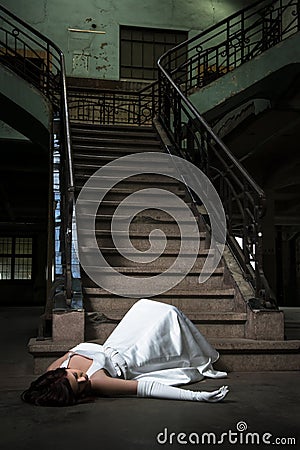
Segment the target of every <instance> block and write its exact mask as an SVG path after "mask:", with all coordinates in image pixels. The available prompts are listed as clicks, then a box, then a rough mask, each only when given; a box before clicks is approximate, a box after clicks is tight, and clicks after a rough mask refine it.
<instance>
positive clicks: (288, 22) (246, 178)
mask: <svg viewBox="0 0 300 450" xmlns="http://www.w3.org/2000/svg"><path fill="white" fill-rule="evenodd" d="M299 11H300V8H299V1H295V0H294V1H291V0H275V1H274V0H273V1H258V2H256V3H255V4H254V5H251V6H249V7H247V8H244V9H243V10H241V11H239V12H237V13H235V14H233V15H232V16H230V17H228V18H226V19H224V20H223V21H221V22H220V23H218V24H217V25H214V26H212V27H210V28H209V29H208V30H206V31H204V32H203V33H201V34H200V35H198V36H195V37H194V38H192V39H190V40H188V41H186V42H184V43H182V44H179V45H178V46H176V47H175V48H173V49H171V50H169V51H168V52H166V53H165V54H164V55H163V56H162V57H161V58H160V59H159V61H158V67H159V111H158V120H159V121H160V123H161V124H162V126H163V127H164V129H165V130H166V132H167V134H168V136H169V138H170V140H171V142H172V144H173V146H172V149H173V152H174V153H176V154H178V155H180V156H182V157H183V158H186V159H188V160H189V161H191V162H192V163H194V164H195V165H197V166H198V167H199V168H200V169H201V170H202V171H203V172H204V173H205V174H206V175H207V176H208V178H209V179H210V180H211V181H212V182H213V184H214V186H215V188H216V190H217V192H218V194H219V196H220V198H221V201H222V204H223V206H224V210H225V214H226V218H227V226H228V229H227V233H228V236H227V242H228V244H229V246H230V248H231V249H232V251H233V253H234V255H235V257H236V259H237V260H238V262H239V264H240V266H241V268H242V270H243V273H244V275H245V277H246V278H247V279H248V280H249V282H250V283H251V284H252V286H253V288H254V291H255V296H256V299H257V302H256V307H259V308H274V307H276V301H275V299H274V298H273V297H272V294H271V292H270V288H269V285H268V282H267V280H266V278H265V275H264V270H263V251H262V246H263V233H262V219H263V216H264V212H265V208H266V198H265V194H264V191H263V190H262V189H261V188H260V187H259V186H258V185H257V184H256V182H255V181H254V180H253V178H252V177H251V176H250V175H249V173H247V171H246V170H245V168H244V167H243V166H242V164H240V163H239V161H238V160H237V159H236V158H235V157H234V156H233V155H232V154H231V152H230V150H229V149H228V148H227V147H226V146H225V145H224V143H223V142H222V141H221V140H220V139H219V138H218V137H217V136H216V135H215V133H214V132H213V131H212V129H211V128H210V126H209V125H208V123H207V122H206V121H205V120H204V118H203V117H202V116H201V115H200V114H199V112H198V110H197V109H196V108H195V107H194V106H193V104H192V103H191V102H190V101H189V100H188V97H187V95H188V94H189V93H191V92H194V90H195V89H198V88H201V87H203V86H205V85H207V84H209V83H210V82H212V81H213V80H215V79H216V78H219V77H221V76H224V75H225V74H226V73H228V72H230V71H232V70H233V69H235V68H236V67H238V66H239V65H241V64H243V63H245V62H247V61H249V60H250V59H252V58H254V57H255V56H257V55H259V54H261V53H263V52H264V51H266V50H267V49H268V48H270V47H272V46H274V45H276V44H277V43H278V42H280V41H282V40H283V39H286V38H287V37H289V36H291V35H292V34H294V33H296V32H297V31H299ZM179 61H180V63H179ZM177 62H178V64H177Z"/></svg>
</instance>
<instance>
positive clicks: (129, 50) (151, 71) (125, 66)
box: [120, 26, 188, 80]
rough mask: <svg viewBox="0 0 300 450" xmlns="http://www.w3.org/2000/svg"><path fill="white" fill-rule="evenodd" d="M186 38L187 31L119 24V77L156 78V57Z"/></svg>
mask: <svg viewBox="0 0 300 450" xmlns="http://www.w3.org/2000/svg"><path fill="white" fill-rule="evenodd" d="M187 38H188V33H187V31H176V30H160V29H155V28H140V27H127V26H121V27H120V77H121V78H130V79H137V80H154V79H156V78H157V66H156V63H157V60H158V58H159V57H160V56H161V55H163V54H164V53H165V52H166V51H167V50H169V49H171V48H173V47H175V46H176V45H177V44H179V43H180V42H183V41H185V40H186V39H187Z"/></svg>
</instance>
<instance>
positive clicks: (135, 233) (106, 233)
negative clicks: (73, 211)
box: [78, 228, 206, 240]
mask: <svg viewBox="0 0 300 450" xmlns="http://www.w3.org/2000/svg"><path fill="white" fill-rule="evenodd" d="M78 231H80V232H81V233H84V234H87V235H88V236H89V235H90V234H91V230H87V229H78ZM115 233H117V234H120V235H122V234H123V235H125V236H127V231H114V234H115ZM96 235H100V237H111V232H110V231H109V230H105V229H101V228H97V229H96ZM199 236H200V239H201V238H202V239H205V238H206V233H205V232H204V231H200V232H199ZM130 237H131V238H143V239H144V238H145V239H148V240H149V234H148V233H146V232H145V233H142V232H141V231H132V232H130ZM152 239H161V238H160V237H159V236H153V238H152ZM169 239H185V240H195V238H194V237H189V236H184V237H182V236H181V234H180V233H178V234H173V235H171V236H168V240H169ZM196 240H197V239H196Z"/></svg>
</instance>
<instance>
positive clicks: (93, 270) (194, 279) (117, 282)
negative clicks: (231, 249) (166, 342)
mask: <svg viewBox="0 0 300 450" xmlns="http://www.w3.org/2000/svg"><path fill="white" fill-rule="evenodd" d="M113 269H114V271H115V272H112V269H111V268H110V269H109V270H108V269H107V268H105V267H102V266H88V267H85V270H87V271H88V273H89V274H90V276H92V277H93V279H96V280H99V283H100V284H103V283H104V282H106V283H108V285H109V286H112V287H113V289H114V290H118V292H123V290H124V281H123V277H121V276H120V274H125V275H127V276H128V277H131V278H132V290H133V291H134V292H135V295H136V296H138V297H140V298H142V297H149V296H150V297H151V296H152V295H153V287H151V288H150V287H149V292H147V287H146V286H145V284H144V283H142V282H141V279H144V278H151V277H152V278H154V277H155V276H157V275H159V277H158V279H156V280H155V283H156V287H157V288H159V282H161V286H162V287H161V289H162V292H163V291H165V286H166V285H169V284H170V285H173V283H174V282H177V280H178V278H179V277H181V276H182V275H184V271H182V270H180V271H175V270H174V271H172V273H171V269H170V270H169V273H168V274H166V273H164V274H162V271H161V270H160V268H157V267H150V268H149V269H148V268H143V267H141V266H139V267H114V268H113ZM199 275H200V270H197V269H194V268H192V269H191V270H189V271H188V273H187V274H186V275H185V276H184V277H183V279H182V280H181V281H179V282H178V283H177V284H176V285H175V286H174V287H173V288H172V289H173V292H175V291H176V290H177V289H178V290H180V291H181V290H183V289H197V288H198V289H199V291H207V290H209V289H222V288H225V287H228V286H226V284H225V281H224V277H223V275H224V271H223V268H217V269H215V271H214V272H213V273H212V274H211V275H210V277H209V278H208V279H207V280H206V281H205V282H204V283H201V284H199ZM82 278H83V284H84V286H86V287H97V285H96V284H95V283H94V282H93V281H92V280H91V279H90V278H87V277H86V276H84V275H83V277H82ZM153 282H154V280H153Z"/></svg>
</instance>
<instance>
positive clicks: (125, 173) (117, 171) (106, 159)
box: [75, 155, 176, 181]
mask: <svg viewBox="0 0 300 450" xmlns="http://www.w3.org/2000/svg"><path fill="white" fill-rule="evenodd" d="M97 158H98V161H97V164H90V163H87V164H80V171H79V172H78V166H77V173H75V179H76V180H79V181H80V180H81V179H85V180H86V179H87V178H90V176H91V173H85V170H89V171H90V172H92V171H94V172H95V171H97V170H98V169H100V168H101V167H103V166H105V165H106V164H108V163H110V162H112V161H115V160H116V159H117V158H116V157H115V156H113V155H107V156H103V157H102V156H99V157H98V156H97ZM152 163H155V164H156V165H157V173H159V172H160V171H163V174H164V175H166V176H169V177H171V178H172V177H175V175H176V171H175V169H174V168H173V167H170V165H168V164H166V163H164V164H162V162H161V161H159V160H155V158H153V160H152ZM113 170H114V175H115V178H118V179H119V180H123V179H124V178H125V177H127V178H128V177H129V176H131V173H132V171H133V170H137V171H140V170H141V165H140V164H137V165H135V164H131V165H130V166H127V167H126V166H125V164H124V162H120V163H119V164H117V163H115V165H114V168H113ZM101 175H102V174H101Z"/></svg>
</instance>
